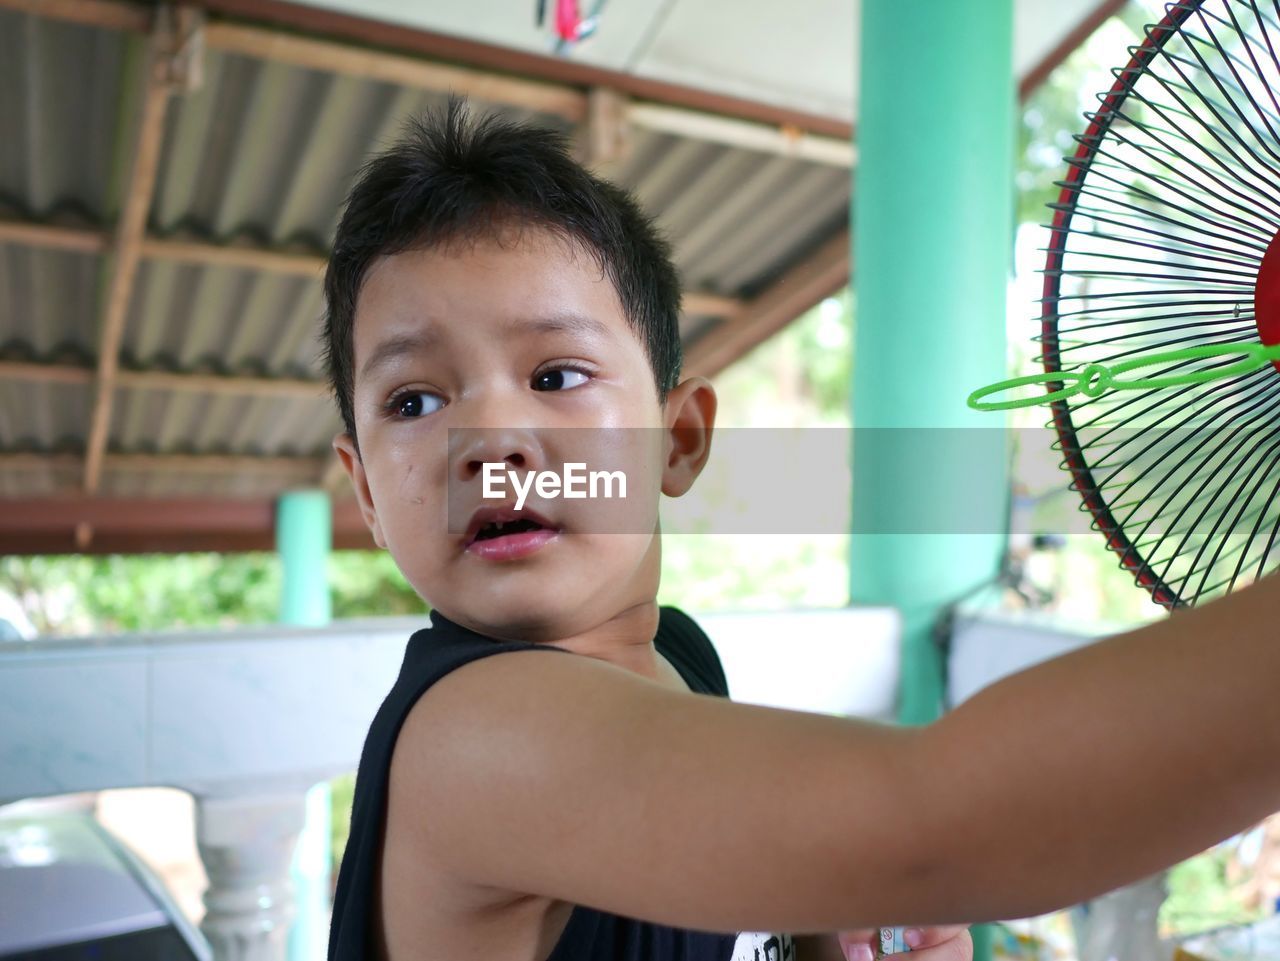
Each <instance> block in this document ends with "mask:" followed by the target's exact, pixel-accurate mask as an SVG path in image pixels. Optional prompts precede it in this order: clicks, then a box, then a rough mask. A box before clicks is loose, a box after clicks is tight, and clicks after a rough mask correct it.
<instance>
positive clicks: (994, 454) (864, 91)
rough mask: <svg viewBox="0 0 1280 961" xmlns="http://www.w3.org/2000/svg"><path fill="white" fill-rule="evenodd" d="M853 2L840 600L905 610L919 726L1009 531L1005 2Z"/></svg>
mask: <svg viewBox="0 0 1280 961" xmlns="http://www.w3.org/2000/svg"><path fill="white" fill-rule="evenodd" d="M861 6H862V15H861V40H860V56H859V64H860V69H859V77H858V84H859V102H860V104H859V110H858V118H857V134H856V137H857V148H858V162H857V167H856V172H855V175H854V191H853V210H852V221H853V257H854V268H853V278H854V295H855V303H856V312H855V318H856V319H855V337H854V368H853V370H854V373H853V384H852V387H853V401H852V403H853V423H854V427H855V434H854V453H853V510H852V518H853V532H852V537H851V542H850V558H849V560H850V565H849V566H850V574H849V576H850V599H851V601H852V602H853V603H855V604H886V605H892V606H894V607H897V608H898V609H899V611H900V612H901V614H902V618H903V630H904V633H903V648H902V654H903V664H902V681H901V689H900V701H899V712H898V713H899V720H900V721H901V722H902V723H905V724H922V723H927V722H929V721H931V720H933V719H935V718H936V717H937V716H938V714H939V712H940V710H941V703H942V696H943V693H944V688H943V684H944V678H945V673H944V670H943V664H942V659H941V655H940V651H939V649H938V647H937V646H936V645H935V643H934V641H933V638H932V633H931V628H932V625H933V623H934V620H935V618H936V617H937V615H938V613H939V611H940V609H941V608H942V607H943V606H944V605H946V604H947V603H948V602H949V601H952V600H955V599H957V598H959V597H961V596H962V595H964V594H965V593H966V592H967V591H968V590H970V589H971V588H973V587H975V586H977V585H978V584H980V583H982V582H983V581H986V580H988V579H989V578H991V577H992V576H993V575H994V574H995V572H996V571H997V569H998V566H999V562H1000V558H1001V555H1002V553H1003V550H1004V546H1005V541H1006V526H1007V521H1006V520H1005V516H1004V511H1005V503H1006V500H1007V496H1008V494H1007V488H1008V477H1007V466H1006V465H1007V456H1006V455H1005V449H1006V444H1007V439H1006V437H1005V435H1004V431H1003V430H1002V428H1003V427H1004V422H1003V420H1001V419H999V415H991V414H978V413H975V412H972V411H970V410H968V408H967V407H966V404H965V398H966V396H967V395H968V394H969V392H970V391H972V390H974V389H975V388H976V387H979V386H982V385H984V384H987V383H990V382H992V381H995V380H999V379H1001V378H1002V377H1004V376H1005V290H1006V284H1007V279H1008V275H1009V271H1010V265H1011V250H1012V239H1013V191H1014V184H1013V156H1014V119H1015V114H1014V104H1015V99H1016V88H1015V84H1014V78H1013V66H1012V45H1013V39H1012V31H1013V3H1012V0H965V2H964V3H957V2H955V0H912V2H904V0H862V5H861ZM993 417H994V418H996V419H995V420H993V419H992V418H993ZM976 428H986V429H985V430H978V429H976ZM974 935H975V938H974V940H975V949H976V950H975V958H978V959H982V958H985V957H989V952H987V951H985V950H984V944H985V943H987V941H988V932H987V931H985V930H983V929H980V928H979V929H975V931H974Z"/></svg>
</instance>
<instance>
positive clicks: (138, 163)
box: [84, 6, 201, 493]
mask: <svg viewBox="0 0 1280 961" xmlns="http://www.w3.org/2000/svg"><path fill="white" fill-rule="evenodd" d="M200 25H201V18H200V16H199V14H198V13H196V12H195V11H192V10H190V9H188V8H184V9H180V10H176V11H175V10H174V9H173V8H172V7H168V6H165V7H159V8H158V9H157V10H156V16H155V22H154V24H153V26H152V30H151V33H150V35H149V36H148V38H147V52H146V63H145V69H144V73H143V90H142V107H141V111H140V114H141V116H140V119H139V122H138V128H137V132H136V135H135V138H134V144H133V156H132V158H131V161H130V164H129V177H128V180H127V182H126V186H125V191H124V198H123V201H122V204H121V212H120V219H119V221H118V222H117V223H116V228H115V233H114V236H113V238H112V245H111V253H112V255H113V261H112V264H111V269H110V274H109V277H108V281H107V292H106V298H105V299H104V301H103V306H102V317H101V320H100V322H99V325H98V372H97V379H96V390H95V396H94V402H93V415H92V420H91V422H90V426H89V438H88V441H87V444H86V449H85V464H84V489H85V491H86V492H88V493H93V492H94V491H95V490H97V487H98V482H99V480H100V479H101V476H102V460H103V454H104V453H105V452H106V448H107V437H108V435H109V433H110V429H111V410H112V404H113V401H114V397H115V386H116V369H117V367H118V366H119V359H120V358H119V355H120V343H121V340H122V339H123V337H124V324H125V317H126V315H127V313H128V310H129V299H130V295H131V294H132V293H133V284H134V280H135V279H136V278H137V274H138V262H139V260H140V259H141V255H142V239H143V233H144V231H145V228H146V222H147V213H148V211H149V210H150V209H151V198H152V196H153V195H154V193H155V185H156V177H157V173H158V168H159V163H160V145H161V140H162V138H163V136H164V118H165V111H166V110H167V108H168V104H169V95H170V94H171V93H172V92H173V91H174V90H175V89H179V88H183V87H186V86H188V85H189V84H190V83H191V80H192V77H193V76H194V75H198V73H199V69H200V67H199V60H198V58H197V59H194V60H193V59H190V52H191V50H192V49H193V45H194V46H195V47H197V48H198V35H199V30H200Z"/></svg>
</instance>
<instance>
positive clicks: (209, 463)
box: [0, 451, 323, 504]
mask: <svg viewBox="0 0 1280 961" xmlns="http://www.w3.org/2000/svg"><path fill="white" fill-rule="evenodd" d="M322 463H323V458H319V457H287V456H280V457H277V456H269V455H261V456H259V455H250V454H137V453H133V454H126V453H108V454H104V455H103V458H102V467H103V470H104V471H111V472H114V473H129V474H196V475H209V476H215V475H216V476H230V477H238V476H241V475H244V474H251V475H254V476H258V477H273V478H283V479H285V480H291V481H300V482H303V481H309V480H311V479H312V478H313V477H314V476H315V474H316V471H317V470H319V468H320V465H321V464H322ZM83 464H84V456H83V455H81V454H77V453H74V452H72V453H63V452H50V453H42V452H39V451H0V471H13V472H17V471H36V470H50V469H54V470H58V469H61V470H75V469H78V468H80V467H82V466H83ZM4 503H6V502H5V501H4V500H3V499H0V504H4Z"/></svg>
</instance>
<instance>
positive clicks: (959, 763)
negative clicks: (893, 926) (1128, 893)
mask: <svg viewBox="0 0 1280 961" xmlns="http://www.w3.org/2000/svg"><path fill="white" fill-rule="evenodd" d="M925 746H926V752H927V755H928V757H927V759H926V760H925V761H924V763H923V770H924V771H925V772H927V773H926V775H925V776H926V778H927V779H928V780H929V781H930V782H931V783H932V784H933V785H934V790H935V791H936V792H938V794H939V796H940V797H939V800H940V801H942V803H940V804H939V805H937V810H936V811H935V813H934V817H937V818H938V822H937V823H936V824H935V825H934V827H933V831H934V832H936V833H938V834H943V835H950V836H951V837H952V838H953V840H952V841H951V842H950V843H949V844H947V845H946V848H945V852H946V853H945V857H939V858H937V859H935V860H934V862H933V864H932V865H931V866H930V867H929V869H928V870H926V871H924V872H922V874H921V876H920V877H919V878H918V880H917V885H916V892H917V893H918V894H919V895H920V896H921V898H922V899H923V900H922V902H921V903H922V904H926V903H927V904H936V905H938V906H939V907H942V906H944V905H945V904H946V900H947V897H948V892H950V891H953V890H955V889H956V887H957V886H958V885H963V884H966V883H967V884H968V885H969V886H970V888H971V890H970V891H969V893H968V894H967V895H966V897H965V902H966V905H965V906H966V910H946V912H945V916H944V915H940V914H938V912H937V911H930V912H929V913H930V915H931V917H930V918H929V920H931V921H937V922H942V921H955V922H966V921H976V920H987V919H993V918H996V917H1027V916H1030V915H1032V914H1036V913H1040V912H1042V911H1046V910H1050V909H1052V908H1054V907H1056V906H1063V905H1066V904H1070V903H1075V902H1077V901H1080V900H1083V899H1085V898H1087V897H1090V896H1093V895H1095V894H1098V893H1101V892H1103V891H1107V890H1111V889H1113V888H1115V887H1118V886H1120V885H1121V884H1124V883H1127V882H1130V881H1133V880H1135V879H1137V878H1139V877H1143V876H1145V875H1147V874H1150V873H1152V872H1154V871H1156V870H1159V869H1160V868H1161V867H1165V866H1167V865H1169V864H1172V863H1174V862H1175V861H1178V860H1182V859H1184V858H1186V857H1190V856H1191V855H1193V854H1196V853H1198V852H1200V851H1202V850H1204V849H1206V848H1208V847H1209V846H1211V845H1213V844H1215V843H1217V842H1219V841H1221V840H1223V839H1224V838H1226V837H1229V836H1230V835H1232V834H1234V833H1236V832H1237V831H1240V830H1243V829H1244V828H1246V827H1247V826H1249V825H1250V824H1253V823H1256V822H1257V821H1259V820H1260V819H1262V818H1264V817H1266V816H1267V815H1268V814H1271V813H1273V812H1275V811H1277V810H1280V576H1274V575H1273V576H1270V577H1267V578H1264V579H1263V580H1262V581H1260V582H1258V583H1256V584H1254V585H1252V586H1250V587H1248V588H1246V589H1244V590H1242V591H1240V592H1238V593H1237V594H1235V595H1233V596H1231V597H1230V598H1227V599H1225V600H1223V601H1218V602H1215V603H1212V604H1209V605H1206V606H1204V607H1201V608H1197V609H1195V610H1184V611H1179V612H1177V613H1175V614H1174V615H1173V616H1172V617H1170V618H1169V619H1167V620H1165V621H1162V622H1160V623H1159V624H1156V625H1153V626H1150V627H1148V628H1145V629H1142V630H1139V631H1135V632H1133V633H1131V634H1127V635H1122V636H1119V637H1114V638H1109V639H1106V640H1103V641H1100V642H1098V643H1096V644H1093V645H1090V646H1088V647H1085V648H1082V649H1080V650H1077V651H1074V652H1072V653H1071V654H1068V655H1066V656H1064V657H1061V658H1057V659H1055V660H1052V661H1050V662H1048V663H1046V664H1042V665H1040V666H1038V667H1035V668H1032V669H1030V670H1028V671H1024V672H1022V673H1021V674H1018V675H1015V676H1013V677H1011V678H1006V679H1005V680H1004V681H1002V682H1001V683H999V684H996V685H993V686H992V687H990V688H988V689H986V690H985V691H982V692H980V693H979V694H978V695H976V696H975V697H974V698H973V699H971V700H970V701H968V702H966V703H965V704H962V705H961V706H960V707H959V708H957V709H956V710H955V711H953V712H951V713H950V714H948V715H947V716H945V717H944V718H942V719H941V720H940V721H939V722H937V723H936V724H935V725H933V726H932V727H931V728H930V729H929V730H928V735H927V737H926V745H925ZM948 799H949V800H950V801H951V802H952V803H946V802H947V801H948ZM976 811H981V812H982V813H981V815H977V816H975V813H974V812H976ZM1013 839H1017V843H1016V844H1014V843H1010V842H1011V841H1012V840H1013ZM989 878H997V879H1004V880H1003V881H1002V882H1001V883H999V884H997V885H995V886H991V885H990V884H989V883H988V880H987V879H989ZM1009 879H1025V880H1026V882H1027V884H1026V885H1025V891H1024V895H1023V896H1022V897H1017V896H1015V897H1013V898H1012V900H1011V899H1010V895H1011V894H1015V893H1016V892H1012V891H1010V890H1008V888H1009V885H1008V884H1007V881H1008V880H1009ZM997 889H999V893H996V891H997ZM904 907H905V905H904Z"/></svg>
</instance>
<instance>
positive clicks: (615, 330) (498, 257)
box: [334, 229, 715, 640]
mask: <svg viewBox="0 0 1280 961" xmlns="http://www.w3.org/2000/svg"><path fill="white" fill-rule="evenodd" d="M353 347H354V358H355V359H354V365H353V374H354V396H353V400H354V410H355V423H356V431H357V434H358V437H359V444H360V452H359V455H358V456H357V454H356V451H355V446H354V444H353V443H352V440H351V438H350V437H349V436H348V435H346V434H340V435H339V436H338V437H337V438H335V440H334V447H335V449H336V450H337V451H338V454H339V456H340V458H341V459H342V461H343V464H344V466H345V467H346V469H347V472H348V474H349V475H350V477H351V480H352V484H353V486H354V487H355V490H356V495H357V497H358V499H359V501H360V505H361V510H362V512H363V514H364V517H365V520H366V522H367V523H368V524H369V527H370V530H371V531H372V532H373V535H374V539H375V540H376V541H377V543H378V544H379V545H380V546H383V547H386V548H387V549H388V550H389V551H390V552H391V554H392V556H393V557H394V558H395V561H396V564H397V566H398V567H399V568H400V570H401V572H402V573H403V574H404V576H405V578H406V579H407V580H408V581H409V583H410V584H411V585H412V586H413V587H414V589H415V590H416V591H417V592H418V593H419V594H420V595H422V597H423V598H425V599H426V600H427V601H428V602H429V603H430V604H431V605H432V606H433V607H435V608H438V609H439V610H440V611H441V612H442V613H444V614H445V615H446V616H448V617H450V618H451V619H453V620H455V621H457V622H458V623H461V624H464V625H465V626H468V627H471V628H473V629H475V630H478V631H480V632H481V633H484V634H488V635H490V636H493V637H499V638H510V639H524V640H552V639H556V638H561V637H568V636H572V635H575V634H581V633H583V632H586V631H589V630H591V629H592V628H594V627H597V626H599V625H601V624H604V623H605V622H607V621H609V620H610V619H611V618H614V617H616V616H617V615H618V614H619V613H620V612H622V611H625V610H627V609H629V608H632V607H634V606H636V605H638V604H645V603H652V602H653V599H654V596H655V595H656V592H657V587H658V571H659V561H660V542H659V539H658V535H657V531H658V495H659V491H660V490H661V491H664V492H666V493H668V494H674V495H679V494H681V493H683V492H684V491H685V490H687V488H688V487H689V485H690V484H691V483H692V481H693V479H694V478H695V477H696V476H697V473H698V472H699V471H700V470H701V467H702V464H703V462H704V461H705V458H706V455H707V453H708V451H709V439H710V430H711V422H712V420H713V419H714V415H715V399H714V394H713V393H712V391H711V388H710V385H708V384H707V383H706V382H705V381H703V380H701V379H700V378H693V379H691V380H689V381H686V382H685V383H683V384H681V385H680V386H679V387H677V388H676V389H675V390H673V391H672V392H671V393H670V394H669V396H668V401H667V404H666V405H665V406H664V405H660V404H659V403H658V395H657V389H656V387H655V384H654V376H653V373H652V369H651V367H650V365H649V361H648V358H647V354H646V352H645V349H644V347H643V346H642V345H641V343H640V340H639V338H638V337H637V335H636V333H635V332H634V331H633V330H632V328H631V326H630V325H629V324H628V322H627V319H626V316H625V314H624V313H623V309H622V305H621V302H620V300H619V298H618V295H617V292H616V291H615V289H614V287H613V284H612V282H611V281H610V280H609V278H608V276H607V275H606V274H604V273H603V272H602V271H601V269H600V267H599V265H598V264H597V262H596V260H595V259H594V258H593V257H591V256H590V255H588V254H587V253H585V252H584V251H582V250H581V249H580V248H578V247H576V246H575V245H573V244H571V243H569V242H567V241H565V240H563V239H562V238H560V237H558V236H556V235H554V234H551V233H549V232H546V231H542V230H536V229H526V230H524V231H523V232H522V233H520V234H514V233H511V232H508V233H506V234H504V235H503V236H501V237H498V238H494V239H480V240H477V241H475V242H474V243H472V242H462V243H458V244H451V245H446V246H444V247H436V248H432V249H428V250H419V251H409V252H405V253H401V254H396V255H394V256H390V257H384V258H381V259H379V260H377V261H375V262H374V264H373V265H372V266H371V267H370V269H369V271H368V272H367V274H366V275H365V279H364V283H363V286H362V287H361V290H360V295H359V300H358V304H357V310H356V320H355V330H354V334H353ZM566 462H576V463H586V464H587V465H588V467H589V468H591V469H596V468H599V467H601V466H602V465H603V466H605V467H607V469H610V470H613V469H619V468H621V469H623V470H624V472H625V474H626V477H627V479H626V483H627V497H626V498H625V500H617V499H615V500H608V499H604V498H595V499H592V498H587V499H566V498H563V497H556V496H554V495H553V496H550V497H546V496H540V495H539V493H538V491H537V489H536V488H529V489H528V492H527V495H526V500H525V503H524V507H523V509H522V510H521V511H517V512H516V513H517V515H518V516H520V517H522V518H523V517H528V516H529V515H530V513H531V512H536V514H537V515H538V516H539V518H540V519H541V521H542V522H543V527H542V529H541V530H539V531H533V532H531V533H522V534H515V535H511V534H506V535H503V536H500V537H490V536H489V535H491V534H493V533H494V532H495V529H494V528H492V527H485V528H482V529H481V530H480V531H477V530H476V528H477V525H480V524H483V523H484V522H485V520H486V515H484V514H483V513H481V514H479V515H477V512H478V511H482V510H483V509H485V508H490V509H496V508H501V507H507V508H514V502H515V500H516V490H515V483H527V482H528V477H527V475H529V474H531V473H532V474H535V475H536V474H539V473H550V472H554V473H557V474H561V475H563V465H564V464H565V463H566ZM486 463H489V464H499V465H501V467H502V471H501V474H502V476H503V477H504V479H505V480H506V486H504V487H502V491H503V496H501V497H500V498H498V499H493V498H485V497H484V496H483V495H484V493H485V479H486V478H485V473H486V472H485V468H484V465H485V464H486ZM507 471H512V472H514V476H508V475H507ZM493 476H494V471H493V469H492V468H491V469H490V477H491V478H492V477H493ZM513 482H514V483H513ZM490 487H491V490H492V489H493V484H492V482H491V484H490ZM617 531H622V533H618V532H617ZM477 534H479V535H480V536H477Z"/></svg>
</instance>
